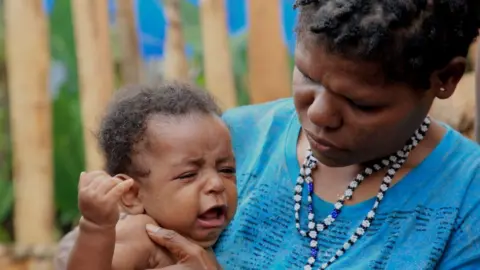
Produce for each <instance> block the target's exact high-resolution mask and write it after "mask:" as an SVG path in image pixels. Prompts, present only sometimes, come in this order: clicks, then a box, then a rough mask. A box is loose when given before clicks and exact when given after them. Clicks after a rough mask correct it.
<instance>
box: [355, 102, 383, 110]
mask: <svg viewBox="0 0 480 270" xmlns="http://www.w3.org/2000/svg"><path fill="white" fill-rule="evenodd" d="M349 101H350V104H351V105H352V106H353V107H354V108H355V109H357V110H360V111H364V112H372V111H375V110H378V109H379V108H380V107H379V106H372V105H363V104H358V103H355V102H353V101H351V100H349Z"/></svg>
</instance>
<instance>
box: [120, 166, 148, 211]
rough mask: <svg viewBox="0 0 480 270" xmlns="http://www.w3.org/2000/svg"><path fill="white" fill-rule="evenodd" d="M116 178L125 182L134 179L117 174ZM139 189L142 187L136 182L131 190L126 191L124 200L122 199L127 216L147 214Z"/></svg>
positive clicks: (121, 203)
mask: <svg viewBox="0 0 480 270" xmlns="http://www.w3.org/2000/svg"><path fill="white" fill-rule="evenodd" d="M114 177H115V178H117V179H120V180H123V181H125V180H128V179H131V178H132V177H130V176H128V175H126V174H117V175H115V176H114ZM139 189H140V187H139V184H138V182H137V181H134V183H133V185H132V187H131V188H130V189H129V190H127V191H125V192H124V193H123V196H122V198H121V199H120V205H121V207H122V208H123V210H124V211H125V212H126V213H127V214H130V215H139V214H143V213H144V212H145V210H144V208H143V203H142V201H141V200H140V198H139V196H138V195H139V192H138V191H139Z"/></svg>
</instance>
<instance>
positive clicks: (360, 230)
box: [357, 228, 365, 235]
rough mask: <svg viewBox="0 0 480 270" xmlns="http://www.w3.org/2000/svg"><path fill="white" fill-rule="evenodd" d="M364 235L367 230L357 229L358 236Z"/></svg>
mask: <svg viewBox="0 0 480 270" xmlns="http://www.w3.org/2000/svg"><path fill="white" fill-rule="evenodd" d="M364 233H365V230H364V229H363V228H357V234H358V235H363V234H364Z"/></svg>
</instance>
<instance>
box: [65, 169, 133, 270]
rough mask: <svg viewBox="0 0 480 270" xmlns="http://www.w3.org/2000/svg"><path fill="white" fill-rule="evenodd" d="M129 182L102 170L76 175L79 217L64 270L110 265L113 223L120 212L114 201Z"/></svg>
mask: <svg viewBox="0 0 480 270" xmlns="http://www.w3.org/2000/svg"><path fill="white" fill-rule="evenodd" d="M132 185H133V180H132V179H129V180H126V181H122V180H120V179H116V178H113V177H111V176H109V175H108V174H106V173H105V172H102V171H95V172H91V173H82V174H81V175H80V181H79V185H78V204H79V208H80V212H81V213H82V219H81V220H80V224H79V235H78V238H77V240H76V242H75V245H74V247H73V250H72V253H71V255H70V258H69V261H68V264H67V269H68V270H81V269H82V270H83V269H89V270H96V269H98V270H109V269H111V268H112V259H113V252H114V249H115V236H116V233H115V226H116V224H117V221H118V219H119V215H120V213H119V209H118V202H119V200H120V198H121V196H122V195H123V193H124V192H125V191H126V190H128V189H129V188H130V187H131V186H132ZM127 262H128V260H126V263H127ZM130 269H132V268H130Z"/></svg>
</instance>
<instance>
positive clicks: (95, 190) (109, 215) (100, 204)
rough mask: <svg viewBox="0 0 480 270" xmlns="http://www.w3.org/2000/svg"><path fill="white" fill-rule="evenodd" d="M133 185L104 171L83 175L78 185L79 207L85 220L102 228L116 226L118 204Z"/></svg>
mask: <svg viewBox="0 0 480 270" xmlns="http://www.w3.org/2000/svg"><path fill="white" fill-rule="evenodd" d="M132 185H133V179H128V180H125V181H122V180H121V179H118V178H115V177H112V176H110V175H108V174H107V173H105V172H103V171H93V172H88V173H84V172H83V173H81V174H80V180H79V183H78V206H79V208H80V212H81V214H82V216H83V218H84V219H85V220H87V221H89V222H91V223H93V224H95V225H97V226H100V227H107V226H108V227H110V226H115V224H116V223H117V221H118V218H119V215H120V212H119V209H118V202H119V201H120V198H121V197H122V195H123V194H124V193H125V192H126V191H128V190H129V189H130V187H131V186H132Z"/></svg>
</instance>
